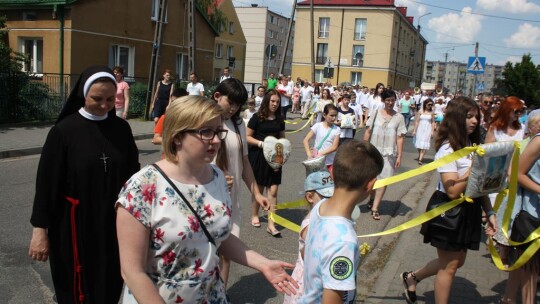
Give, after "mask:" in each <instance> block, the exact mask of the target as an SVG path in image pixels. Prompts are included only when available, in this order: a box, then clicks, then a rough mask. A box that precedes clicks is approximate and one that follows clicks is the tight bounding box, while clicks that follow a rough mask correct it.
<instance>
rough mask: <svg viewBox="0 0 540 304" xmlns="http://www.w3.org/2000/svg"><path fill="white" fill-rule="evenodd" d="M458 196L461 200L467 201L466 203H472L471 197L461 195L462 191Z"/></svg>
mask: <svg viewBox="0 0 540 304" xmlns="http://www.w3.org/2000/svg"><path fill="white" fill-rule="evenodd" d="M459 196H460V198H461V199H462V200H463V201H465V202H467V203H474V201H473V199H472V198H470V197H467V196H465V195H463V193H461V194H460V195H459Z"/></svg>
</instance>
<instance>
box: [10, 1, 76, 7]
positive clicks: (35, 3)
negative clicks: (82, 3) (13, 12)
mask: <svg viewBox="0 0 540 304" xmlns="http://www.w3.org/2000/svg"><path fill="white" fill-rule="evenodd" d="M75 1H77V0H0V6H29V5H30V6H34V5H55V4H71V3H73V2H75Z"/></svg>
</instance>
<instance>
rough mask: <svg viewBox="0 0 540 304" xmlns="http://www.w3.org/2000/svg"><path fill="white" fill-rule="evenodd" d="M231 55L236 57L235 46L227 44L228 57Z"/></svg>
mask: <svg viewBox="0 0 540 304" xmlns="http://www.w3.org/2000/svg"><path fill="white" fill-rule="evenodd" d="M231 57H234V47H233V46H230V45H228V46H227V59H230V58H231Z"/></svg>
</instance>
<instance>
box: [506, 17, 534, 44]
mask: <svg viewBox="0 0 540 304" xmlns="http://www.w3.org/2000/svg"><path fill="white" fill-rule="evenodd" d="M503 41H504V44H505V45H506V46H508V47H517V48H540V27H536V26H533V25H531V24H530V23H523V24H522V25H520V26H519V28H518V30H517V32H515V33H513V34H512V35H511V36H510V37H508V38H505V39H504V40H503Z"/></svg>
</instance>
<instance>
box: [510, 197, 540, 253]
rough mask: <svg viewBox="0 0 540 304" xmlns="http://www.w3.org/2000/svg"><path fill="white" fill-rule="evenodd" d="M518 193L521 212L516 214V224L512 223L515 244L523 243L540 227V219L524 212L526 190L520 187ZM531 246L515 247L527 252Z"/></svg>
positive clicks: (511, 235)
mask: <svg viewBox="0 0 540 304" xmlns="http://www.w3.org/2000/svg"><path fill="white" fill-rule="evenodd" d="M518 191H519V194H520V195H518V196H516V198H518V197H519V198H521V202H520V203H521V210H519V212H518V214H516V217H515V218H514V222H513V223H512V232H510V239H511V240H512V241H514V242H523V241H525V240H526V239H527V238H528V237H529V235H531V233H532V232H533V231H535V230H536V228H538V227H540V219H537V218H535V217H534V216H532V215H531V214H530V213H529V212H527V211H525V210H523V195H524V192H525V191H526V190H524V189H523V188H522V187H519V188H518ZM529 245H530V243H527V244H523V245H519V246H515V247H517V248H519V249H521V250H525V249H527V247H529Z"/></svg>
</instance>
